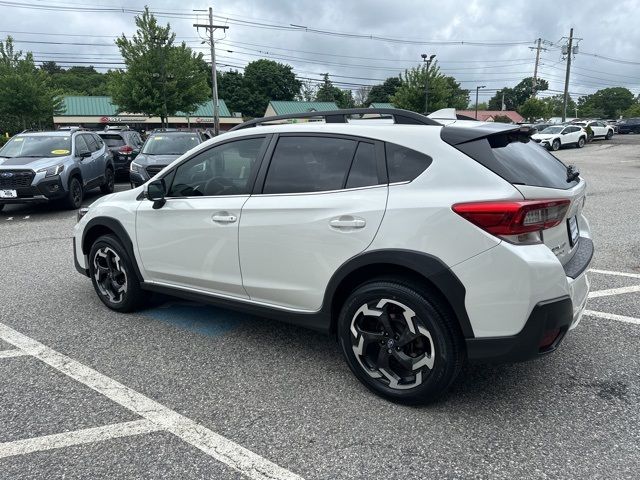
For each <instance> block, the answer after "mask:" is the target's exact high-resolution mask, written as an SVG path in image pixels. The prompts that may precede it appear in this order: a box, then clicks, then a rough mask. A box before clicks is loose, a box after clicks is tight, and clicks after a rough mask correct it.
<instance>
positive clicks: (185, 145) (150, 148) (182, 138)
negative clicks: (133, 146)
mask: <svg viewBox="0 0 640 480" xmlns="http://www.w3.org/2000/svg"><path fill="white" fill-rule="evenodd" d="M199 143H200V140H199V139H198V136H197V135H196V134H193V133H189V134H184V135H176V134H169V135H151V136H150V137H149V138H148V139H147V141H146V143H145V144H144V148H143V149H142V153H146V154H147V155H182V154H183V153H185V152H186V151H188V150H191V149H192V148H193V147H195V146H196V145H198V144H199Z"/></svg>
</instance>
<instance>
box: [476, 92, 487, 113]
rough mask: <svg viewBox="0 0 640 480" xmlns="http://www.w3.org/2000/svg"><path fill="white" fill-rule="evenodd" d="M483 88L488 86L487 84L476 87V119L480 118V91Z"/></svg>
mask: <svg viewBox="0 0 640 480" xmlns="http://www.w3.org/2000/svg"><path fill="white" fill-rule="evenodd" d="M481 88H486V85H479V86H477V87H476V120H477V119H478V92H479V91H480V89H481Z"/></svg>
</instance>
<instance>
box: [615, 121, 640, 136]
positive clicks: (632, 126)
mask: <svg viewBox="0 0 640 480" xmlns="http://www.w3.org/2000/svg"><path fill="white" fill-rule="evenodd" d="M618 133H640V118H625V119H624V120H620V121H619V122H618Z"/></svg>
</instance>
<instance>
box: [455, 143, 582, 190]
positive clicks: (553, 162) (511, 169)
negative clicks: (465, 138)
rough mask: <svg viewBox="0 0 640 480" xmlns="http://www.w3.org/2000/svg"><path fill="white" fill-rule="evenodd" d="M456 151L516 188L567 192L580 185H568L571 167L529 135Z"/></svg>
mask: <svg viewBox="0 0 640 480" xmlns="http://www.w3.org/2000/svg"><path fill="white" fill-rule="evenodd" d="M456 148H457V149H458V150H460V151H462V152H464V153H466V154H467V155H469V156H470V157H471V158H473V159H474V160H476V161H477V162H478V163H480V164H482V165H484V166H485V167H487V168H488V169H489V170H491V171H492V172H494V173H496V174H497V175H499V176H501V177H502V178H504V179H505V180H507V181H508V182H510V183H512V184H514V185H531V186H535V187H548V188H560V189H563V190H566V189H568V188H571V187H573V186H575V185H577V183H578V181H577V180H576V181H573V182H570V183H568V182H567V167H566V166H565V165H564V164H563V163H562V162H561V161H560V160H558V159H557V158H556V157H554V156H553V155H551V153H549V152H548V151H547V149H546V148H544V147H541V146H540V145H538V144H537V143H536V142H534V141H532V140H531V139H530V138H529V137H528V136H526V135H521V134H513V133H505V134H503V135H492V136H490V137H488V138H482V139H479V140H474V141H471V142H466V143H462V144H460V145H456Z"/></svg>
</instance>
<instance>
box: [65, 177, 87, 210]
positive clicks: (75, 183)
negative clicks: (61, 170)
mask: <svg viewBox="0 0 640 480" xmlns="http://www.w3.org/2000/svg"><path fill="white" fill-rule="evenodd" d="M83 198H84V190H83V188H82V182H80V179H79V178H78V177H71V179H70V180H69V191H68V192H67V198H65V200H64V203H65V206H66V207H67V208H68V209H70V210H77V209H78V208H80V207H81V206H82V199H83Z"/></svg>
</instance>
